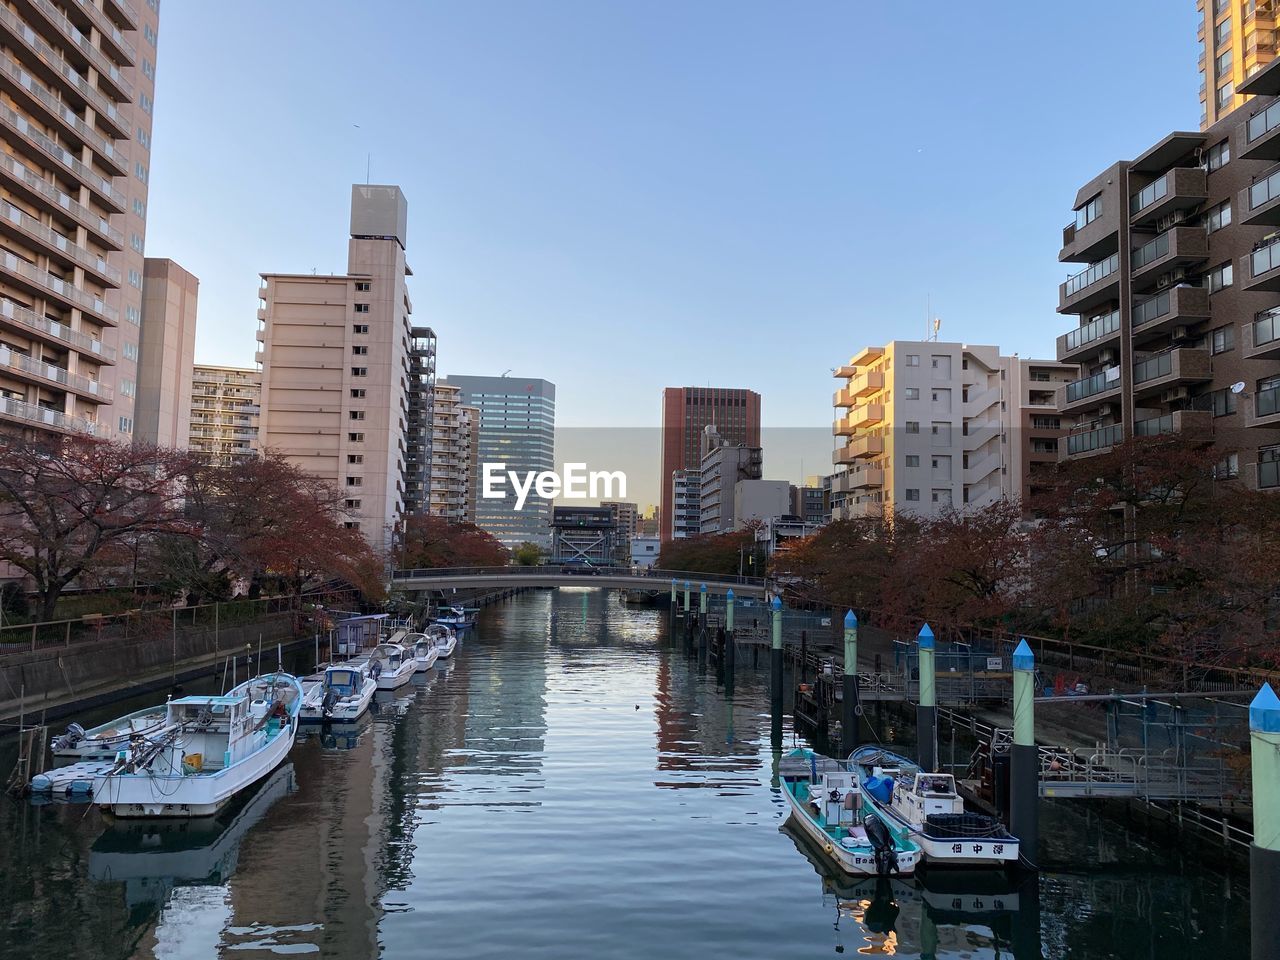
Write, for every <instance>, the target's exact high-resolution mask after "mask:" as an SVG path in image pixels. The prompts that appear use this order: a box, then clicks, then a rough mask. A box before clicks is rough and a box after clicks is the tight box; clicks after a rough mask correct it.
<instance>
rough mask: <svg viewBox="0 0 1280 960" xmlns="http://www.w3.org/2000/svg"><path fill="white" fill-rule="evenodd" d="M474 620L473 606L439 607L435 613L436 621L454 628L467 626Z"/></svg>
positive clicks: (474, 609)
mask: <svg viewBox="0 0 1280 960" xmlns="http://www.w3.org/2000/svg"><path fill="white" fill-rule="evenodd" d="M475 621H476V608H474V607H441V608H440V610H439V611H438V612H437V613H436V621H435V622H436V623H439V624H443V625H444V626H446V627H452V628H453V629H455V630H461V629H463V628H464V627H469V626H470V625H471V624H473V623H475Z"/></svg>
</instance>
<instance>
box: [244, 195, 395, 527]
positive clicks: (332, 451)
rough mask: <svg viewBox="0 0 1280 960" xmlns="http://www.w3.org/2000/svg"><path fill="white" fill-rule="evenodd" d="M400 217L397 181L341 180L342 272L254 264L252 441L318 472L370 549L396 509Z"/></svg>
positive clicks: (392, 518)
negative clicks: (256, 371) (346, 185)
mask: <svg viewBox="0 0 1280 960" xmlns="http://www.w3.org/2000/svg"><path fill="white" fill-rule="evenodd" d="M407 226H408V205H407V204H406V202H405V198H404V194H403V193H401V191H400V188H399V187H396V186H373V185H365V184H361V185H357V186H353V187H352V188H351V239H350V241H349V244H348V255H347V273H346V274H343V275H336V276H323V275H313V274H283V273H273V274H263V275H262V281H263V286H262V289H261V290H260V291H259V294H260V296H261V297H262V306H261V307H260V308H259V311H258V317H259V320H260V321H261V326H260V327H259V330H258V339H259V340H260V341H261V344H262V346H261V349H260V351H259V354H258V359H259V361H260V362H261V364H262V418H261V441H262V446H263V447H264V448H267V449H271V450H274V451H276V452H277V453H281V454H283V455H284V456H286V457H288V458H289V459H290V460H291V461H293V462H294V463H296V464H297V465H298V466H299V467H301V468H302V469H303V470H305V471H307V472H308V473H312V474H315V475H316V476H319V477H323V478H325V479H327V480H330V481H331V482H332V483H333V484H334V485H335V486H336V487H337V488H338V489H339V490H340V491H341V492H342V495H343V498H344V504H345V507H346V511H347V515H348V516H349V518H350V519H349V520H348V521H347V522H348V524H349V525H350V526H352V527H353V528H355V529H358V530H360V531H361V532H362V533H363V534H364V536H365V538H366V539H367V540H368V541H369V542H370V544H371V545H373V546H374V547H375V549H379V548H385V547H388V546H390V545H391V542H392V538H393V536H394V532H395V531H396V530H397V529H398V528H399V527H400V524H401V522H402V519H403V517H404V509H405V479H406V467H407V464H406V453H407V449H408V442H407V429H408V405H409V394H410V389H409V352H410V341H411V340H412V338H413V328H412V324H411V322H410V319H409V318H410V315H411V313H412V309H413V308H412V304H411V302H410V300H409V292H408V289H407V287H406V284H405V278H406V277H407V276H408V275H409V272H410V271H409V268H408V265H407V264H406V262H405V238H406V236H407Z"/></svg>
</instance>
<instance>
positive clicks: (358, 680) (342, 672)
mask: <svg viewBox="0 0 1280 960" xmlns="http://www.w3.org/2000/svg"><path fill="white" fill-rule="evenodd" d="M363 684H364V676H363V674H362V671H361V670H360V669H359V668H358V667H352V666H347V665H345V664H344V665H341V666H334V667H329V668H328V669H327V670H325V672H324V688H325V690H326V691H329V690H332V691H333V692H334V693H336V694H337V695H338V696H340V697H351V696H355V695H356V694H358V693H359V692H360V688H361V686H363Z"/></svg>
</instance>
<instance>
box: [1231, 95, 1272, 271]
mask: <svg viewBox="0 0 1280 960" xmlns="http://www.w3.org/2000/svg"><path fill="white" fill-rule="evenodd" d="M1276 102H1277V103H1280V100H1278V101H1276ZM1240 273H1241V274H1242V276H1243V277H1244V288H1245V289H1246V290H1280V240H1273V241H1272V242H1271V243H1269V244H1267V245H1266V246H1264V247H1259V248H1258V249H1257V250H1254V251H1253V252H1252V253H1249V254H1246V255H1245V256H1244V257H1242V258H1241V260H1240Z"/></svg>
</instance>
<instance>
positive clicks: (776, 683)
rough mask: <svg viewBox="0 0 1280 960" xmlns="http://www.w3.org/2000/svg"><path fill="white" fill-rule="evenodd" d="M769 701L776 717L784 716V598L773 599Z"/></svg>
mask: <svg viewBox="0 0 1280 960" xmlns="http://www.w3.org/2000/svg"><path fill="white" fill-rule="evenodd" d="M769 700H770V706H771V707H772V709H773V713H774V715H775V716H776V717H781V716H782V598H781V597H774V598H773V647H772V649H771V650H770V652H769Z"/></svg>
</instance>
